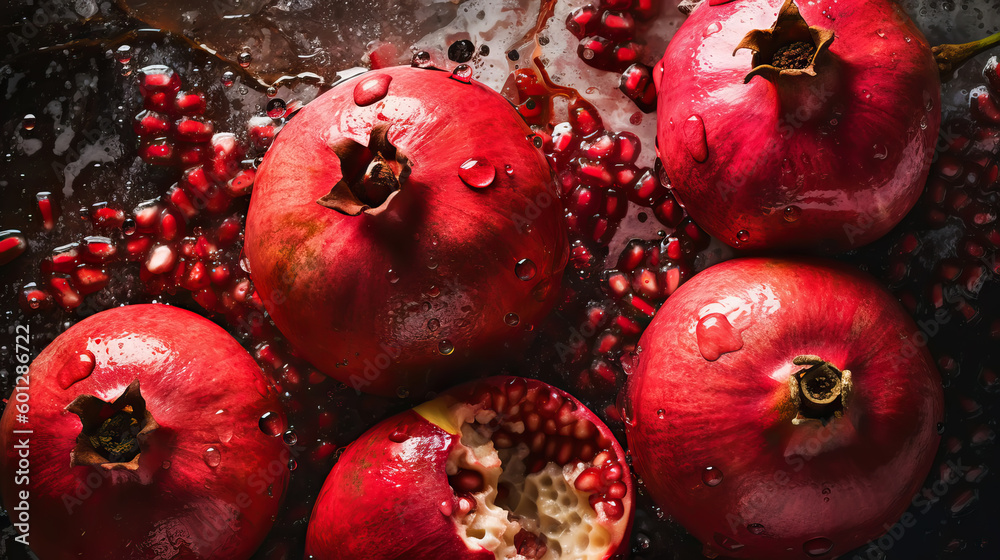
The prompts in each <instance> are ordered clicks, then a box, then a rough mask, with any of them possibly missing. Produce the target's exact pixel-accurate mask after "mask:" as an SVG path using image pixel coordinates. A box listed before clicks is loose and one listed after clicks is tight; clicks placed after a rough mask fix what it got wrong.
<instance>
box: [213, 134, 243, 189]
mask: <svg viewBox="0 0 1000 560" xmlns="http://www.w3.org/2000/svg"><path fill="white" fill-rule="evenodd" d="M242 157H243V149H242V148H241V147H240V146H239V144H237V142H236V135H235V134H231V133H218V134H216V135H214V136H212V159H211V162H210V164H209V168H208V169H209V175H210V176H211V177H212V178H213V179H215V180H216V181H228V180H229V179H232V178H233V177H235V176H236V173H237V172H239V169H240V159H242Z"/></svg>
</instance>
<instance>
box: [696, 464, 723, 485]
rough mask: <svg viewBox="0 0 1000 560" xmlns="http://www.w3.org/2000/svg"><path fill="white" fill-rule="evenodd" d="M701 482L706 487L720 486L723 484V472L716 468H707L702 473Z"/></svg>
mask: <svg viewBox="0 0 1000 560" xmlns="http://www.w3.org/2000/svg"><path fill="white" fill-rule="evenodd" d="M701 481H702V482H704V483H705V486H712V487H715V486H718V485H720V484H722V471H720V470H719V469H717V468H715V467H705V470H703V471H701Z"/></svg>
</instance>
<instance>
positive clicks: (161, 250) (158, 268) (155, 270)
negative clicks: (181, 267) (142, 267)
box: [146, 245, 177, 274]
mask: <svg viewBox="0 0 1000 560" xmlns="http://www.w3.org/2000/svg"><path fill="white" fill-rule="evenodd" d="M176 261H177V253H176V252H175V251H174V250H173V248H171V247H170V246H169V245H157V246H156V247H154V248H153V250H152V251H150V252H149V257H148V258H147V259H146V270H148V271H149V272H150V273H152V274H165V273H167V272H169V271H170V270H171V269H172V268H173V267H174V263H175V262H176Z"/></svg>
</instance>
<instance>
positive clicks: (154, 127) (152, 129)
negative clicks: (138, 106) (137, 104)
mask: <svg viewBox="0 0 1000 560" xmlns="http://www.w3.org/2000/svg"><path fill="white" fill-rule="evenodd" d="M132 130H134V131H135V133H136V134H137V135H139V136H163V135H165V134H167V133H169V132H170V118H169V117H167V116H166V115H164V114H162V113H157V112H156V111H142V112H140V113H139V114H137V115H136V116H135V120H133V121H132Z"/></svg>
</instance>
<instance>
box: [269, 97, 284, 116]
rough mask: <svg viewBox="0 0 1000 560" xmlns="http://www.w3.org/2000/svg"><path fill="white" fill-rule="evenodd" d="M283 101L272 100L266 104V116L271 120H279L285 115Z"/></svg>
mask: <svg viewBox="0 0 1000 560" xmlns="http://www.w3.org/2000/svg"><path fill="white" fill-rule="evenodd" d="M285 107H286V105H285V100H284V99H277V98H276V99H272V100H270V101H268V102H267V116H269V117H271V118H272V119H277V118H281V117H282V116H283V115H284V114H285Z"/></svg>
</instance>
